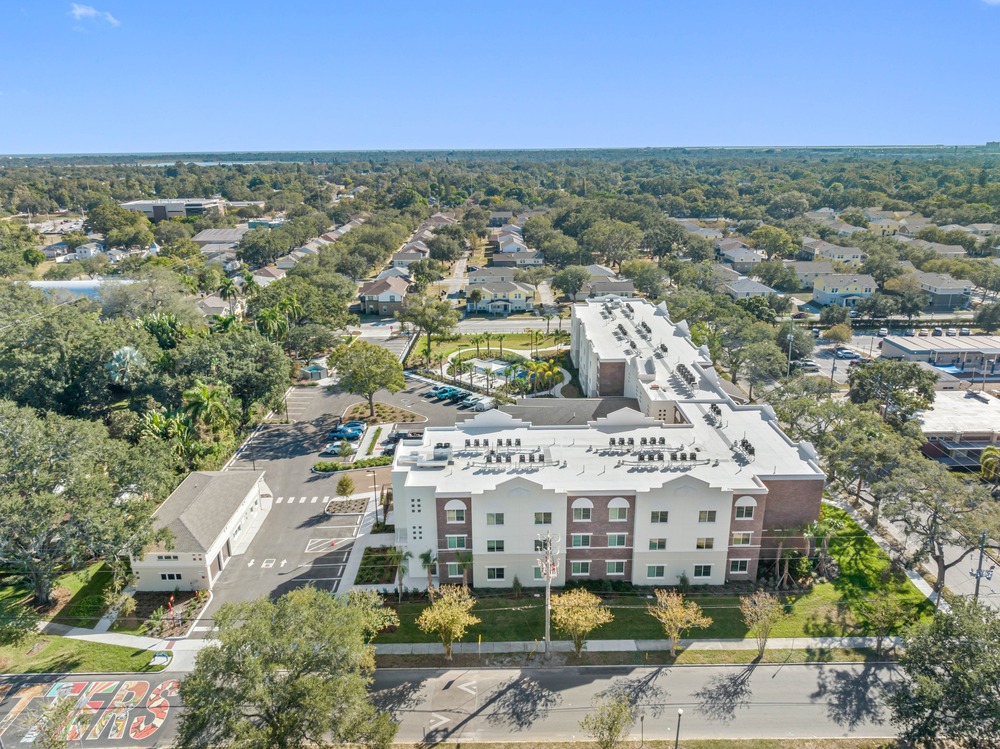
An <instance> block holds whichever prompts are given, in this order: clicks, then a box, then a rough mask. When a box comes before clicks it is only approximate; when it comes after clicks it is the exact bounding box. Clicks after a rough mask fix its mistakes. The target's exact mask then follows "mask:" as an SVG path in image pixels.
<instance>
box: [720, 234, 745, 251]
mask: <svg viewBox="0 0 1000 749" xmlns="http://www.w3.org/2000/svg"><path fill="white" fill-rule="evenodd" d="M716 245H717V246H718V248H719V249H720V250H730V249H734V248H738V247H744V248H745V247H749V246H750V245H748V244H747V243H746V242H744V241H743V240H742V239H737V238H736V237H726V238H725V239H720V240H718V242H717V243H716Z"/></svg>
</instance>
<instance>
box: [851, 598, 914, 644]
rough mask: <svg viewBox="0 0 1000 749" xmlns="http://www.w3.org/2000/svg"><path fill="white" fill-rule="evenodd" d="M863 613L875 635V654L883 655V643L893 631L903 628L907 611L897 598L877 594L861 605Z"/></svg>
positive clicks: (866, 622)
mask: <svg viewBox="0 0 1000 749" xmlns="http://www.w3.org/2000/svg"><path fill="white" fill-rule="evenodd" d="M860 608H861V615H862V616H863V617H864V621H865V624H866V625H867V626H868V629H869V631H870V632H871V633H872V635H874V636H875V655H878V656H881V655H882V643H883V642H884V641H885V638H886V637H888V636H889V635H890V634H891V633H892V632H896V631H899V630H900V629H902V627H903V625H904V624H905V622H906V611H905V610H904V609H903V607H902V605H901V604H900V603H899V601H897V600H896V599H895V598H892V597H890V596H887V595H881V596H876V597H875V598H872V599H871V600H870V601H868V602H867V603H864V604H862V605H861V607H860Z"/></svg>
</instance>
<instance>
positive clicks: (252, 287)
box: [243, 270, 261, 299]
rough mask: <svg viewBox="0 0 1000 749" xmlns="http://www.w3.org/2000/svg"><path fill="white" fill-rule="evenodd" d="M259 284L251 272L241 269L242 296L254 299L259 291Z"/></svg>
mask: <svg viewBox="0 0 1000 749" xmlns="http://www.w3.org/2000/svg"><path fill="white" fill-rule="evenodd" d="M260 290H261V285H260V284H259V283H257V279H256V278H254V277H253V273H251V272H250V271H248V270H245V271H243V296H244V297H246V298H247V299H256V298H257V295H258V294H259V293H260Z"/></svg>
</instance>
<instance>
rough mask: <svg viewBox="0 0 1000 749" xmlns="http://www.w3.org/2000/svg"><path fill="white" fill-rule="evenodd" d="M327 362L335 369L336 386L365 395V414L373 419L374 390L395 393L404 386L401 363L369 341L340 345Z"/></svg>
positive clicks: (385, 350) (375, 391)
mask: <svg viewBox="0 0 1000 749" xmlns="http://www.w3.org/2000/svg"><path fill="white" fill-rule="evenodd" d="M330 362H331V363H332V365H333V368H334V369H335V370H336V371H337V376H338V378H339V381H338V385H339V386H340V387H341V388H343V389H344V390H346V391H347V392H349V393H354V394H355V395H361V396H364V398H365V400H367V401H368V415H369V417H372V418H374V416H375V393H377V392H378V391H379V390H388V391H389V392H390V393H398V392H399V391H400V390H402V389H403V388H404V387H406V382H405V380H404V379H403V365H402V364H400V363H399V360H398V359H397V358H396V357H395V355H394V354H392V353H391V352H390V351H388V350H387V349H384V348H382V347H381V346H376V345H375V344H374V343H368V341H363V340H359V341H356V342H355V343H354V344H353V345H350V346H342V347H341V348H340V349H338V350H337V351H336V352H335V353H334V354H333V355H332V356H331V357H330Z"/></svg>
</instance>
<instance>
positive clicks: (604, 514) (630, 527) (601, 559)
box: [563, 494, 635, 581]
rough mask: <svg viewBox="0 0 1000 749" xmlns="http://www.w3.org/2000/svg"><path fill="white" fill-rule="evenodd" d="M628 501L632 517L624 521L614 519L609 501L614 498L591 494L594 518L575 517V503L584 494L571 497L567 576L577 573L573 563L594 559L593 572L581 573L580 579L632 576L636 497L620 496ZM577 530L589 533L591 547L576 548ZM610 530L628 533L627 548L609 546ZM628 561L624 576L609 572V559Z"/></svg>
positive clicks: (567, 542) (568, 508)
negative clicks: (571, 566) (571, 563)
mask: <svg viewBox="0 0 1000 749" xmlns="http://www.w3.org/2000/svg"><path fill="white" fill-rule="evenodd" d="M620 496H622V497H624V498H625V499H626V500H627V501H628V519H627V520H624V521H612V520H610V519H609V518H610V515H609V507H608V503H609V502H610V501H611V500H612V499H614V497H587V499H589V500H590V501H591V502H593V503H594V508H593V509H592V510H591V512H590V521H589V522H588V521H575V520H573V502H574V501H575V500H577V499H580V498H581V497H580V496H573V497H569V498H568V499H567V501H566V539H565V541H564V542H563V547H564V549H565V552H566V579H567V580H572V579H574V576H573V574H572V571H571V568H570V566H569V564H570V562H590V574H589V575H579V576H577V577H576V579H577V580H588V579H589V580H603V579H604V578H608V579H609V580H626V581H629V580H631V579H632V552H633V551H634V542H635V526H634V523H635V497H634V496H629V495H626V494H622V495H620ZM574 533H589V534H590V544H591V545H590V547H589V548H588V547H577V548H574V547H573V546H572V545H571V544H572V535H573V534H574ZM609 533H624V534H625V546H624V547H610V548H609V547H608V534H609ZM619 560H621V561H623V562H625V572H624V574H622V575H611V576H609V575H608V568H607V565H606V564H605V562H607V561H619Z"/></svg>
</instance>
